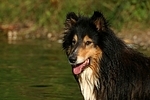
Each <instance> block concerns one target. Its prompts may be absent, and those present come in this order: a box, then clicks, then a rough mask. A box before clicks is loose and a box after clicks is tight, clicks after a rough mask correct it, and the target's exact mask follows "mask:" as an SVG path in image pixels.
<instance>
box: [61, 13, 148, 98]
mask: <svg viewBox="0 0 150 100" xmlns="http://www.w3.org/2000/svg"><path fill="white" fill-rule="evenodd" d="M65 26H66V27H65V35H64V39H63V48H64V49H65V51H66V54H67V55H68V52H67V51H68V49H69V48H70V47H71V43H72V38H73V36H74V34H77V35H78V36H79V37H80V38H81V39H82V37H84V36H85V35H88V36H89V37H90V38H91V39H92V40H93V41H94V44H95V45H97V46H98V47H99V48H100V49H101V50H102V58H101V59H100V61H99V67H100V71H99V72H100V73H99V76H100V77H99V81H100V86H99V89H97V90H96V93H97V94H96V95H97V100H150V58H148V57H145V56H144V55H143V54H141V53H139V52H137V51H135V50H133V49H131V48H129V47H128V46H126V45H125V44H124V42H122V40H120V39H119V38H117V37H116V36H115V34H114V33H113V31H112V30H111V29H110V28H109V25H108V23H107V21H106V19H105V18H104V17H103V15H102V14H101V13H100V12H98V11H96V12H94V14H93V16H92V17H91V18H88V17H83V16H77V15H76V14H75V13H73V12H71V13H69V14H68V15H67V17H66V22H65Z"/></svg>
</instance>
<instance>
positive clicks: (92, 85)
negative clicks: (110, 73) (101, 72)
mask: <svg viewBox="0 0 150 100" xmlns="http://www.w3.org/2000/svg"><path fill="white" fill-rule="evenodd" d="M78 80H79V84H80V88H81V92H82V95H83V97H84V100H96V98H97V90H98V88H99V79H98V78H97V77H96V75H95V74H94V73H93V70H92V69H91V68H90V67H88V68H86V69H85V70H84V71H83V72H82V73H81V75H80V77H79V79H78Z"/></svg>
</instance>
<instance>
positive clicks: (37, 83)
mask: <svg viewBox="0 0 150 100" xmlns="http://www.w3.org/2000/svg"><path fill="white" fill-rule="evenodd" d="M0 100H82V96H81V94H80V91H79V88H78V85H77V83H76V81H75V79H74V77H73V75H72V73H71V67H70V66H69V64H68V62H67V60H66V57H65V54H64V52H63V50H62V48H61V44H58V43H55V42H51V41H47V40H22V41H17V42H16V43H15V42H12V44H9V43H7V41H5V40H1V42H0Z"/></svg>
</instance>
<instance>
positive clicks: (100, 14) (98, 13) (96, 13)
mask: <svg viewBox="0 0 150 100" xmlns="http://www.w3.org/2000/svg"><path fill="white" fill-rule="evenodd" d="M94 15H96V16H99V17H100V16H103V14H102V12H100V11H94Z"/></svg>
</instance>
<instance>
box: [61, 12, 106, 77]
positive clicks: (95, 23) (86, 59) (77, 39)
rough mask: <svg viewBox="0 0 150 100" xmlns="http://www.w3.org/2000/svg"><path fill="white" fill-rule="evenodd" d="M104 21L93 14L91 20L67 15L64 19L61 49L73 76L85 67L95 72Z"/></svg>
mask: <svg viewBox="0 0 150 100" xmlns="http://www.w3.org/2000/svg"><path fill="white" fill-rule="evenodd" d="M105 23H106V22H105V19H104V18H103V16H102V15H101V14H100V13H97V12H95V13H94V15H93V16H92V17H91V18H80V17H78V16H76V15H75V14H74V13H69V14H68V15H67V19H66V23H65V25H66V32H65V36H64V42H63V48H64V49H65V51H66V54H67V57H68V60H69V63H70V64H71V66H72V69H73V70H72V71H73V73H74V74H75V75H78V74H80V73H82V72H83V71H84V70H85V69H86V68H87V67H91V69H92V70H95V69H96V68H95V65H94V64H97V62H98V60H99V58H100V57H101V55H102V51H101V49H100V47H99V45H98V44H99V40H100V39H99V34H100V33H101V31H103V30H105Z"/></svg>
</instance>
